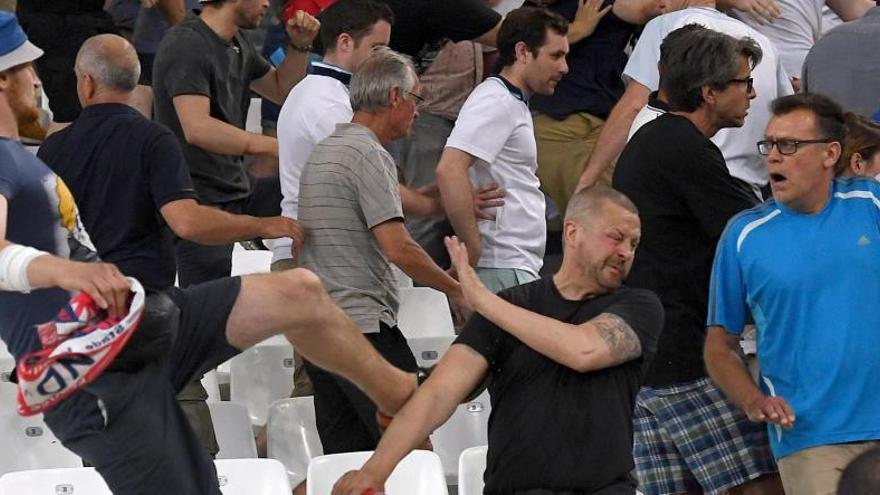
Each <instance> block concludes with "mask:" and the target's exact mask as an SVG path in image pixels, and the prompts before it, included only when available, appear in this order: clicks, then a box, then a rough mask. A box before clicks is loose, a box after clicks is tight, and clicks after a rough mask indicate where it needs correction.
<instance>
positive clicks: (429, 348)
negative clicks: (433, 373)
mask: <svg viewBox="0 0 880 495" xmlns="http://www.w3.org/2000/svg"><path fill="white" fill-rule="evenodd" d="M453 342H455V336H448V337H417V338H413V339H406V345H408V346H409V348H410V350H412V353H413V356H415V358H416V363H418V365H419V366H421V367H422V368H427V367H429V366H434V365H435V364H437V362H438V361H440V358H442V357H443V355H444V354H446V351H448V350H449V346H450V345H452V343H453Z"/></svg>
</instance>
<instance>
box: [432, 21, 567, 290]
mask: <svg viewBox="0 0 880 495" xmlns="http://www.w3.org/2000/svg"><path fill="white" fill-rule="evenodd" d="M567 30H568V22H567V21H566V20H565V19H564V18H562V17H561V16H559V15H558V14H555V13H552V12H549V11H546V10H544V9H536V8H530V7H523V8H520V9H516V10H514V11H512V12H510V13H509V14H508V15H507V17H506V18H505V19H504V22H503V23H502V25H501V29H500V31H499V32H498V54H499V55H498V65H499V66H501V67H502V69H501V72H500V74H498V75H495V76H492V77H490V78H488V79H486V81H484V82H483V83H481V84H480V85H479V86H477V87H476V89H474V91H473V92H472V93H471V95H470V96H469V97H468V99H467V101H466V102H465V104H464V106H463V107H462V109H461V111H460V112H459V115H458V120H457V121H456V122H455V128H454V129H453V130H452V134H451V135H450V136H449V139H448V140H447V141H446V148H445V149H444V150H443V155H442V157H441V158H440V163H439V164H438V165H437V185H438V186H439V188H440V196H441V199H442V201H443V206H444V208H445V210H446V215H447V217H448V218H449V221H450V223H452V227H453V229H454V230H455V233H456V234H457V235H458V237H459V239H461V240H462V241H464V243H465V245H466V246H467V249H468V255H469V259H470V262H471V264H472V265H474V266H476V267H477V273H478V274H479V275H480V278H481V279H482V280H483V283H485V284H486V286H487V287H489V289H491V290H493V291H494V292H497V291H499V290H501V289H504V288H507V287H510V286H513V285H519V284H522V283H525V282H529V281H531V280H534V279H536V278H537V277H538V272H539V270H540V269H541V265H542V264H543V258H544V247H545V244H546V235H547V224H546V220H545V218H544V208H545V205H544V195H543V193H541V191H540V190H539V189H538V186H539V181H538V177H537V176H536V175H535V171H536V170H537V168H538V161H537V146H536V144H535V131H534V128H533V127H532V116H531V113H530V112H529V107H528V98H529V96H530V95H531V94H533V93H540V94H548V95H549V94H553V91H554V89H555V88H556V84H557V83H558V82H559V80H560V79H561V78H562V76H563V75H565V74H566V73H567V72H568V65H567V63H566V61H565V55H566V54H567V53H568V40H567V39H566V37H565V34H566V32H567ZM493 183H494V184H498V185H499V187H501V189H503V190H504V192H505V204H504V205H503V206H500V207H498V208H496V209H495V211H494V216H495V219H494V220H485V219H475V218H474V214H473V212H474V200H473V196H472V195H471V193H470V189H471V188H472V187H479V186H481V185H487V184H493Z"/></svg>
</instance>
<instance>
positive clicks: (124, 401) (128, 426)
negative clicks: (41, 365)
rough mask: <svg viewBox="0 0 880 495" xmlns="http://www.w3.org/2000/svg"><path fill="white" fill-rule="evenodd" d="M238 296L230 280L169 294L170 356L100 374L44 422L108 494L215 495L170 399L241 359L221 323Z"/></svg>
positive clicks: (208, 471)
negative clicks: (173, 332)
mask: <svg viewBox="0 0 880 495" xmlns="http://www.w3.org/2000/svg"><path fill="white" fill-rule="evenodd" d="M240 288H241V279H239V278H238V277H233V278H224V279H220V280H215V281H212V282H207V283H204V284H199V285H195V286H193V287H191V288H188V289H185V290H181V289H177V288H172V289H169V290H168V291H167V293H168V295H169V296H170V297H171V299H172V300H173V301H174V302H175V304H177V306H178V307H179V308H180V327H179V331H178V333H177V337H176V339H175V341H174V344H173V346H172V348H171V350H170V351H169V353H168V355H167V356H166V357H164V358H163V359H161V360H159V361H156V362H153V363H151V364H148V365H147V366H145V367H144V368H142V369H140V370H138V371H136V372H131V373H126V372H105V373H104V374H102V375H101V376H100V377H98V379H97V380H95V382H93V383H92V384H90V385H88V386H86V387H85V388H84V389H83V390H80V391H79V392H77V393H75V394H73V395H72V396H70V397H69V398H68V399H66V400H64V401H63V402H61V403H60V404H58V405H57V406H55V407H54V408H53V409H51V410H49V411H48V412H47V413H46V414H45V418H44V419H45V421H46V424H47V425H48V426H49V428H51V429H52V432H53V433H54V434H55V436H57V437H58V439H59V440H61V443H62V444H64V446H65V447H67V448H68V449H70V450H72V451H73V452H74V453H76V454H77V455H79V456H80V457H82V458H83V460H85V461H86V462H88V463H89V464H91V465H92V466H94V467H95V468H96V469H97V470H98V472H99V473H101V476H102V477H103V478H104V480H105V481H106V482H107V485H108V486H109V487H110V490H111V491H112V492H113V493H124V494H126V495H128V494H156V493H167V494H172V493H173V494H175V495H205V494H208V495H220V489H219V487H218V483H217V472H216V470H215V468H214V463H213V461H212V460H211V458H210V456H208V454H207V453H206V452H205V451H204V449H202V447H201V445H200V443H199V440H198V438H197V437H196V435H195V434H194V433H193V431H192V429H191V428H190V427H189V424H188V423H187V421H186V417H185V416H184V414H183V412H182V411H181V409H180V406H179V405H178V403H177V399H176V398H175V396H176V395H177V393H178V392H179V391H180V390H181V389H182V388H183V387H184V385H186V383H187V382H188V381H189V380H190V379H191V378H192V377H193V376H199V375H200V374H202V373H204V372H205V371H207V370H210V369H212V368H214V367H216V366H217V365H218V364H220V363H222V362H224V361H226V360H228V359H229V358H231V357H232V356H234V355H236V354H237V353H238V352H239V350H238V349H235V348H234V347H232V346H231V345H229V343H228V341H227V340H226V321H227V320H228V318H229V313H230V311H231V309H232V305H233V304H234V303H235V300H236V298H237V297H238V293H239V290H240Z"/></svg>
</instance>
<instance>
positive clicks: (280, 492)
mask: <svg viewBox="0 0 880 495" xmlns="http://www.w3.org/2000/svg"><path fill="white" fill-rule="evenodd" d="M214 466H216V467H217V481H218V482H219V483H220V491H221V492H222V493H223V495H290V493H291V492H292V491H293V488H291V487H290V483H289V482H288V481H287V474H286V473H285V472H284V466H282V465H281V463H280V462H278V461H276V460H275V459H222V460H217V461H214ZM168 495H171V494H168Z"/></svg>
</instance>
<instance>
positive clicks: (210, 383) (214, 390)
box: [202, 370, 220, 402]
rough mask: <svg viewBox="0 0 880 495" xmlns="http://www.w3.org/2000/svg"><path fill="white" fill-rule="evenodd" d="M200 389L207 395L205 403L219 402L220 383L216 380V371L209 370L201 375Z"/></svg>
mask: <svg viewBox="0 0 880 495" xmlns="http://www.w3.org/2000/svg"><path fill="white" fill-rule="evenodd" d="M202 387H204V388H205V392H207V393H208V399H207V402H220V382H219V381H218V380H217V370H211V371H208V372H207V373H205V374H204V375H202Z"/></svg>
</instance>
